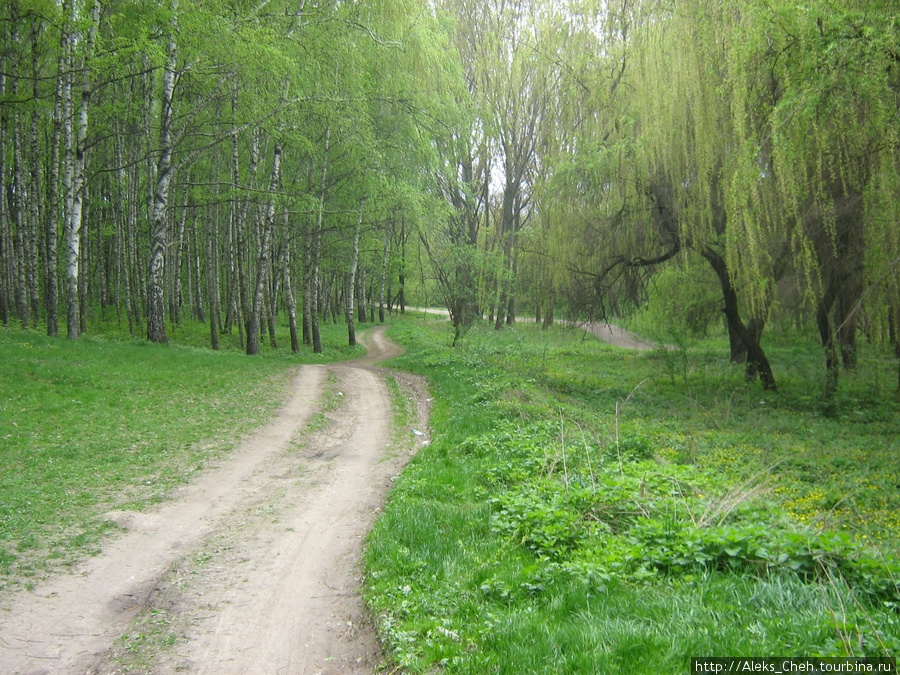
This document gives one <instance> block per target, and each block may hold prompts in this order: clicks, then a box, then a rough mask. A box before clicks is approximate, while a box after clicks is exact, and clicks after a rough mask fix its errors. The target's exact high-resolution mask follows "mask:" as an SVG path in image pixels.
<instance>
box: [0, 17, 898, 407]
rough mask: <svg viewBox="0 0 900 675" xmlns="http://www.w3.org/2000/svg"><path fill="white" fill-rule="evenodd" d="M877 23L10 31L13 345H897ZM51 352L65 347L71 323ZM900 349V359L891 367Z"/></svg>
mask: <svg viewBox="0 0 900 675" xmlns="http://www.w3.org/2000/svg"><path fill="white" fill-rule="evenodd" d="M895 9H896V8H895V7H894V6H893V4H892V3H891V2H888V1H887V0H884V1H880V2H869V1H865V2H863V1H862V0H858V1H853V0H815V1H813V2H806V3H799V4H798V3H794V2H780V1H776V2H771V1H767V2H763V1H762V0H760V1H759V2H722V1H720V0H688V1H686V2H678V3H675V2H671V1H667V0H620V1H615V2H613V1H601V0H573V1H571V2H564V3H559V2H542V1H541V0H496V1H492V2H477V3H476V2H469V1H467V0H443V1H441V2H419V1H417V0H379V1H378V2H365V3H364V2H342V1H335V2H313V1H308V0H298V1H296V2H286V1H279V0H266V1H262V2H258V1H255V0H254V1H253V2H242V1H237V0H235V1H225V0H222V1H213V0H210V1H204V2H192V3H180V4H179V3H178V2H177V1H176V0H171V1H168V2H162V3H160V2H155V1H154V2H149V1H148V2H142V1H139V0H138V1H129V2H116V1H115V0H109V1H106V0H104V1H102V2H101V0H95V1H93V2H91V1H87V0H85V1H80V0H68V1H66V2H51V1H41V0H35V1H25V0H16V1H14V2H8V3H4V7H3V9H2V13H3V14H2V22H0V31H2V44H3V45H4V48H3V51H2V54H0V167H2V169H3V170H2V172H0V190H2V193H3V195H4V199H2V200H0V264H2V269H0V320H2V322H3V323H4V324H6V325H10V324H12V325H14V326H20V327H36V326H45V327H46V331H47V334H49V335H57V334H58V333H60V332H64V334H66V335H68V337H70V338H73V339H77V338H78V337H79V336H80V335H81V334H83V333H90V332H91V331H92V330H96V329H97V327H98V326H100V325H103V324H104V323H109V322H113V323H115V324H116V325H118V326H125V325H127V328H128V333H129V334H130V335H131V336H139V337H146V339H147V340H149V341H151V342H166V340H167V337H168V334H169V332H171V331H172V330H173V329H174V328H175V327H177V326H178V325H179V322H182V321H183V320H185V319H191V320H199V321H202V322H204V323H206V324H208V327H209V344H210V345H211V346H212V347H213V348H214V349H215V348H217V347H218V345H219V342H220V340H222V339H228V340H229V341H231V342H236V343H237V344H238V345H239V346H240V348H242V349H244V350H246V352H247V353H248V354H254V353H256V352H258V351H259V349H260V347H259V344H260V340H261V336H265V335H266V334H267V333H268V336H269V341H270V343H274V341H275V330H274V325H273V324H274V322H275V321H276V320H277V318H278V317H279V316H280V315H283V316H285V317H286V321H287V322H288V323H289V325H290V334H291V349H293V350H295V351H296V350H298V349H300V345H301V344H304V345H309V346H312V347H313V349H314V350H315V351H321V340H320V337H319V324H320V322H322V321H328V322H335V321H337V322H346V323H347V326H348V337H349V342H350V344H351V345H352V344H353V343H354V341H355V337H354V322H355V321H357V320H362V319H364V318H365V317H366V315H367V313H368V315H369V317H370V318H374V313H375V309H376V307H377V309H378V314H379V317H380V318H382V319H383V317H384V313H385V311H390V310H391V309H392V308H394V307H400V308H402V307H404V306H405V305H406V302H407V298H409V297H413V298H415V300H416V302H417V303H419V304H432V303H438V304H442V305H444V306H446V307H447V308H448V309H449V310H450V312H451V317H452V321H453V325H454V326H455V329H456V333H455V335H456V336H457V338H458V337H459V336H460V335H462V334H463V333H464V332H465V331H466V329H467V328H468V327H469V326H470V325H471V324H472V322H473V321H474V320H475V319H476V318H479V317H482V316H484V317H487V318H488V319H489V320H490V321H492V322H494V323H495V325H496V326H497V327H498V328H499V327H501V326H502V325H504V323H505V324H511V323H513V322H514V321H515V320H516V318H517V317H519V316H520V315H524V314H528V315H532V316H534V317H535V318H536V319H537V320H538V321H539V322H544V323H546V324H547V325H549V324H550V323H552V322H553V320H554V317H555V316H561V315H563V314H564V315H565V316H567V317H569V318H572V319H598V318H608V317H614V318H615V317H618V318H623V317H626V318H627V317H629V316H632V315H634V314H636V313H640V312H641V311H645V312H646V311H650V312H651V313H652V312H655V313H656V315H657V316H658V317H660V318H662V317H664V323H665V324H666V325H669V326H672V327H674V329H675V330H677V331H680V332H681V333H683V334H687V335H703V334H706V332H707V331H709V330H710V329H713V330H719V329H720V328H723V327H724V329H727V332H728V335H729V340H730V359H731V360H732V361H733V362H735V363H743V364H746V366H745V367H746V373H747V377H748V378H750V379H756V378H758V379H759V380H760V382H761V383H762V386H763V387H764V388H765V389H775V388H776V387H777V382H778V381H777V373H776V372H775V371H774V370H773V368H772V366H771V364H770V362H769V359H768V357H767V354H766V351H765V348H764V336H765V334H766V330H767V329H769V330H770V331H771V330H773V329H784V330H788V331H794V332H796V333H797V334H800V335H804V336H806V337H808V338H809V339H813V340H816V341H818V343H819V344H820V345H821V347H822V348H823V357H822V372H823V373H824V377H823V381H824V385H823V392H822V393H823V396H824V398H825V400H826V405H827V402H828V401H829V400H832V399H833V397H834V395H835V392H836V391H837V387H838V382H839V378H840V373H841V371H842V370H843V369H852V368H853V367H854V365H855V363H856V358H857V357H856V354H857V342H858V340H860V339H864V340H866V341H867V342H870V343H872V344H876V345H882V346H883V347H885V348H890V347H891V346H893V348H894V349H895V350H900V346H898V345H900V337H898V336H900V281H898V279H900V276H898V261H900V228H898V226H897V208H898V203H900V202H898V189H900V182H898V154H897V150H898V125H897V118H898V105H900V29H898V16H897V13H896V11H895ZM61 326H62V327H61ZM898 354H900V352H898Z"/></svg>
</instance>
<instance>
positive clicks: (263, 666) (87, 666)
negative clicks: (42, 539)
mask: <svg viewBox="0 0 900 675" xmlns="http://www.w3.org/2000/svg"><path fill="white" fill-rule="evenodd" d="M364 344H366V346H367V349H368V353H367V355H366V356H365V357H364V358H362V359H360V360H358V361H354V362H350V363H346V364H338V365H331V366H302V367H301V368H300V369H299V371H298V373H297V375H296V377H295V378H294V380H293V383H292V394H291V396H290V398H289V400H288V401H287V402H286V403H285V405H284V406H283V407H282V408H281V410H280V411H279V413H278V414H277V416H276V417H275V418H274V419H273V420H272V421H271V423H270V424H269V425H268V426H266V427H265V428H263V429H261V430H260V431H259V432H258V433H256V434H255V435H253V436H252V437H249V438H247V439H246V440H245V441H243V442H242V443H241V445H240V446H239V448H238V449H237V450H236V451H235V452H234V453H233V454H232V456H231V457H230V458H229V459H228V460H227V461H225V462H223V463H222V464H221V465H220V466H218V467H217V468H215V469H212V470H209V471H206V472H204V473H203V474H202V475H201V476H200V477H199V479H197V480H195V481H194V482H192V483H191V484H189V485H187V486H185V487H184V488H182V489H181V490H180V491H179V494H177V495H174V496H173V499H172V500H171V501H168V502H166V503H165V504H164V505H162V506H161V507H160V508H158V509H155V510H153V511H146V512H141V513H137V512H112V513H109V514H106V516H107V517H108V518H109V519H111V520H114V521H115V522H117V523H118V524H119V525H120V526H122V527H123V528H124V530H125V532H124V533H123V534H122V536H120V537H118V538H116V539H114V540H112V541H110V542H108V544H107V545H106V546H105V547H104V550H103V552H102V553H101V554H100V555H98V556H96V557H94V558H91V559H90V560H87V561H85V562H84V564H82V565H81V566H80V567H79V568H78V569H77V570H76V572H75V573H73V574H71V575H64V576H56V577H53V578H51V579H49V580H48V581H47V582H45V583H43V584H41V585H40V586H38V587H37V588H35V589H34V590H33V591H20V592H18V593H15V594H9V595H6V596H0V673H4V674H13V673H21V674H25V673H28V674H30V675H37V674H39V673H40V674H48V675H49V674H51V673H52V674H54V675H56V674H69V673H72V674H78V675H81V674H84V673H91V674H95V675H101V674H102V675H109V674H112V673H122V672H140V673H175V672H189V673H216V674H217V675H218V674H226V675H227V674H229V673H235V674H238V673H248V674H249V673H254V674H256V673H260V674H269V673H272V674H274V673H296V674H299V675H305V674H314V673H315V674H332V673H334V674H337V673H341V674H347V673H349V674H354V673H359V674H362V673H372V672H373V671H374V669H375V666H376V665H377V663H378V661H379V654H378V648H377V643H376V640H375V637H374V633H373V630H372V628H371V626H370V624H369V622H368V621H367V619H366V615H365V609H364V606H363V603H362V600H361V599H360V597H359V593H358V589H359V578H360V567H359V561H360V552H361V547H362V541H363V537H364V535H365V533H366V532H367V531H368V529H369V528H370V526H371V524H372V522H373V521H374V518H375V516H376V514H377V513H378V511H379V509H380V504H381V503H382V501H383V498H384V494H385V492H386V490H387V487H388V486H389V485H390V481H391V478H392V477H394V476H395V475H396V474H397V473H399V471H400V470H401V469H402V467H403V465H404V464H405V462H406V460H407V459H408V457H409V456H410V454H411V453H412V452H414V450H415V448H414V447H413V444H412V442H410V441H409V440H408V439H409V436H410V434H409V430H408V429H404V430H396V429H392V426H391V420H392V401H391V396H390V394H389V390H388V388H387V385H386V383H385V379H384V373H383V372H381V371H380V369H377V368H374V367H373V365H374V364H375V363H377V362H378V361H380V360H383V359H386V358H390V357H391V356H393V355H395V354H396V353H398V351H399V350H398V349H397V348H396V347H395V346H394V345H392V344H391V343H390V342H388V341H387V340H386V339H385V338H384V335H383V328H379V329H375V330H374V331H373V332H372V333H371V334H370V335H369V336H368V339H367V340H366V341H364ZM395 376H396V378H397V381H398V382H400V383H401V384H402V389H403V391H405V392H406V393H407V395H408V397H409V400H410V401H411V402H412V404H414V405H413V409H414V415H416V418H415V419H416V422H415V424H416V426H417V427H418V428H420V429H424V428H427V427H426V425H427V404H426V403H425V401H426V400H427V397H426V394H425V388H424V384H423V383H422V382H421V381H420V380H416V379H413V378H411V377H408V376H403V375H400V374H395ZM416 441H417V442H421V441H422V439H421V438H420V437H416ZM123 636H126V637H125V638H124V639H123Z"/></svg>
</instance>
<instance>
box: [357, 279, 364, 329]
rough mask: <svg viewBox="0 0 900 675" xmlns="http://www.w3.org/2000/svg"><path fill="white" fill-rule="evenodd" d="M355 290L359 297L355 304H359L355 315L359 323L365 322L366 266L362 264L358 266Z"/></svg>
mask: <svg viewBox="0 0 900 675" xmlns="http://www.w3.org/2000/svg"><path fill="white" fill-rule="evenodd" d="M357 292H358V294H359V297H358V298H357V305H359V307H358V308H357V309H358V312H357V317H358V319H359V322H360V323H365V322H366V266H365V265H363V266H361V267H360V268H359V284H358V289H357Z"/></svg>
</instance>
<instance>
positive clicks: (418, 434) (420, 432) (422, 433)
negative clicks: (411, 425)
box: [412, 429, 425, 436]
mask: <svg viewBox="0 0 900 675" xmlns="http://www.w3.org/2000/svg"><path fill="white" fill-rule="evenodd" d="M412 432H413V433H414V434H415V435H416V436H424V435H425V432H424V431H419V430H418V429H413V430H412Z"/></svg>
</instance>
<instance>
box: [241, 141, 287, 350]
mask: <svg viewBox="0 0 900 675" xmlns="http://www.w3.org/2000/svg"><path fill="white" fill-rule="evenodd" d="M272 154H273V157H272V179H271V181H270V184H269V185H270V193H269V194H270V196H269V205H268V210H267V213H266V221H265V225H264V227H263V233H262V240H261V242H260V247H259V260H258V261H257V265H256V289H255V291H254V293H253V306H252V308H251V310H250V317H249V319H248V321H247V354H249V355H251V356H252V355H254V354H258V353H259V328H260V316H261V314H262V309H263V299H264V295H265V286H266V272H267V270H268V264H269V247H270V245H271V240H272V231H273V230H274V229H275V194H276V191H277V190H278V186H279V184H280V180H281V146H280V145H279V144H278V143H276V144H275V148H274V150H273V153H272Z"/></svg>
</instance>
